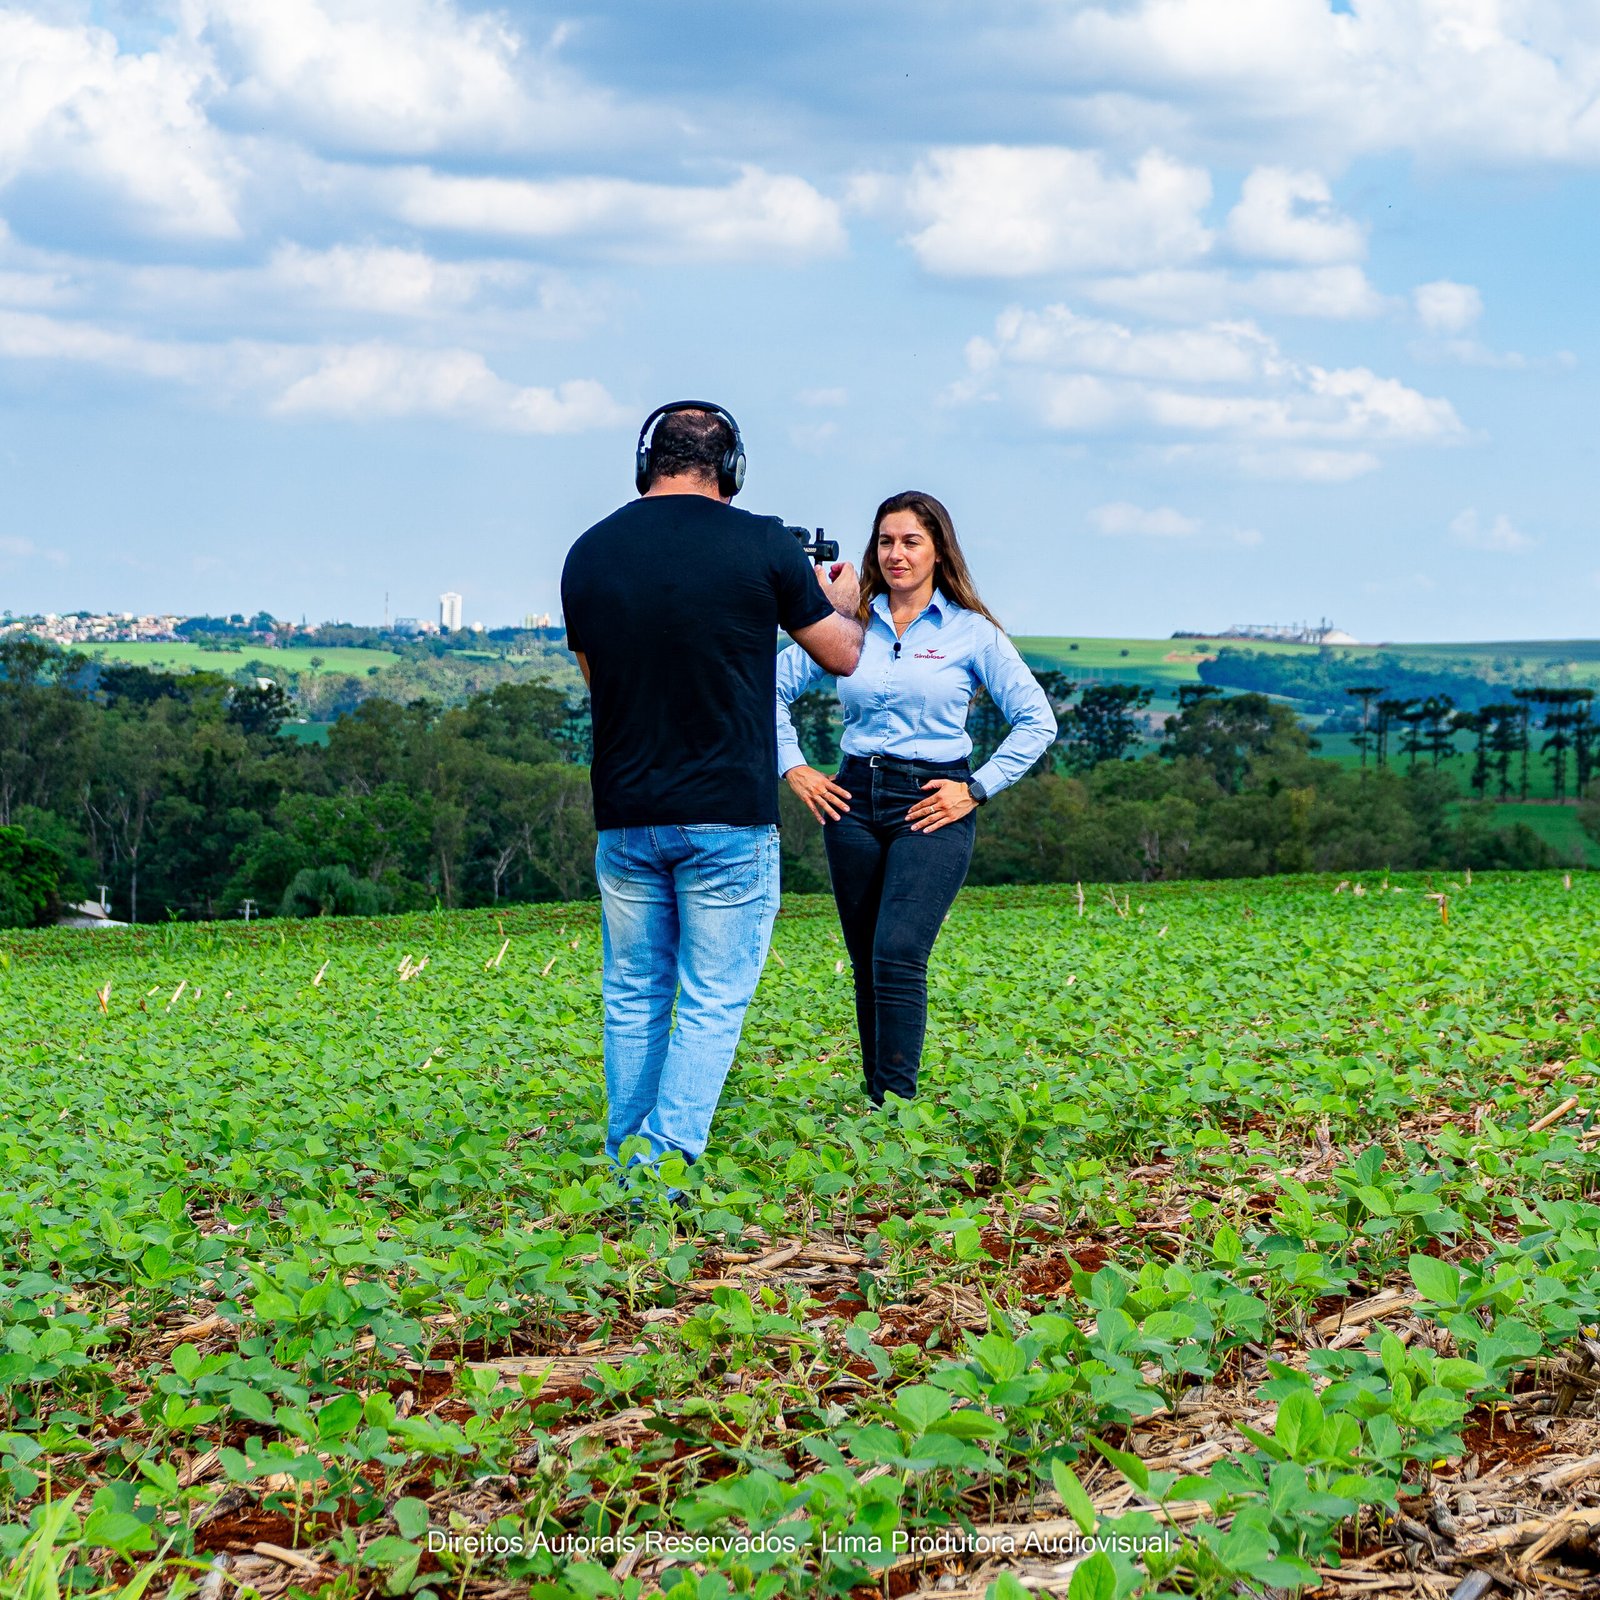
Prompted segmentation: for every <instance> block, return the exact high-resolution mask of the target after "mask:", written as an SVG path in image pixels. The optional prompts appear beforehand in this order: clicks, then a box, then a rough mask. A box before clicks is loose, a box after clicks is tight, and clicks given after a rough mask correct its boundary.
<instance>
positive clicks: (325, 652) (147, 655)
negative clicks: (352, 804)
mask: <svg viewBox="0 0 1600 1600" xmlns="http://www.w3.org/2000/svg"><path fill="white" fill-rule="evenodd" d="M79 648H80V649H82V651H83V652H84V654H85V655H91V656H99V657H101V658H102V659H103V660H106V661H120V662H124V663H126V664H127V665H128V666H131V667H151V668H154V669H157V670H161V671H167V672H234V671H237V669H238V668H240V667H242V666H245V665H247V664H248V663H249V662H251V661H265V662H267V663H268V664H269V665H271V666H273V667H279V668H282V669H284V670H286V671H290V672H310V671H311V670H312V668H311V658H312V657H313V656H316V657H318V658H319V659H320V660H321V662H322V665H321V666H320V667H319V668H317V670H318V671H319V672H347V673H350V674H352V675H354V676H356V677H364V676H365V675H366V672H367V669H368V668H369V667H388V666H393V665H394V663H395V662H396V661H398V660H399V659H400V657H399V656H398V655H396V654H395V652H394V651H393V650H351V649H346V648H335V647H332V646H329V647H327V648H324V649H318V648H316V647H315V646H309V645H307V646H301V645H287V646H285V647H284V648H282V649H277V650H271V649H267V648H265V647H264V646H262V645H260V644H241V645H238V646H237V647H235V648H232V649H226V650H202V649H201V648H200V646H199V645H197V644H185V643H178V644H167V643H163V642H161V641H160V640H143V639H140V640H136V641H134V642H133V643H131V644H89V645H82V646H79Z"/></svg>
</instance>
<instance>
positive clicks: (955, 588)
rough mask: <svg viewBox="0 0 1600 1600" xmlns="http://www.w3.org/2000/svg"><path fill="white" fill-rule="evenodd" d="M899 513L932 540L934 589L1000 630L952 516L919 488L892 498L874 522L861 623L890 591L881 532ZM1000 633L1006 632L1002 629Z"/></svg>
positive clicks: (863, 561)
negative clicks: (974, 578)
mask: <svg viewBox="0 0 1600 1600" xmlns="http://www.w3.org/2000/svg"><path fill="white" fill-rule="evenodd" d="M896 511H909V512H910V513H911V514H912V515H913V516H914V517H915V518H916V519H917V521H918V522H920V523H921V524H922V528H923V532H925V533H926V534H927V535H928V537H929V538H930V539H932V540H933V551H934V557H935V561H934V568H933V586H934V588H935V589H938V590H941V591H942V592H943V594H944V596H945V598H946V599H947V600H953V601H954V602H955V603H956V604H957V605H958V606H963V607H965V609H966V610H968V611H976V612H977V613H978V615H979V616H980V617H987V618H988V619H989V620H990V621H991V622H992V623H993V624H994V625H995V627H997V628H999V627H1000V619H999V618H998V617H997V616H995V614H994V612H992V611H991V610H990V609H989V608H988V606H986V605H985V604H984V603H983V601H982V600H980V599H979V598H978V591H977V589H976V587H975V586H974V584H973V582H972V574H971V573H970V572H969V571H968V570H967V558H966V557H965V556H964V555H962V553H961V543H960V541H959V540H958V539H957V538H956V525H955V523H954V522H952V521H951V520H950V513H949V512H948V511H946V510H945V508H944V506H943V505H942V504H941V503H940V502H939V501H937V500H935V499H934V498H933V496H932V495H931V494H924V493H923V492H922V491H921V490H920V489H905V490H902V491H901V492H900V493H899V494H892V495H890V496H889V498H888V499H887V500H885V501H884V502H883V504H882V505H881V506H879V507H878V510H877V513H876V514H875V515H874V517H873V519H872V536H871V537H870V538H869V539H868V540H867V553H866V554H865V555H864V556H862V558H861V607H860V610H859V611H858V612H857V615H858V616H859V617H860V618H861V620H862V621H863V622H865V621H866V620H867V618H868V616H869V615H870V614H871V611H872V600H873V597H874V596H875V595H880V594H887V593H888V592H889V585H888V584H887V583H885V582H884V581H883V568H882V567H880V566H879V565H878V530H879V529H880V528H881V527H882V526H883V519H884V518H885V517H887V516H889V515H891V514H892V513H893V512H896ZM1000 631H1001V632H1002V633H1003V632H1005V630H1004V629H1003V628H1001V630H1000Z"/></svg>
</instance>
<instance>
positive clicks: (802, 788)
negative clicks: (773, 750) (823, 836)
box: [783, 767, 850, 824]
mask: <svg viewBox="0 0 1600 1600" xmlns="http://www.w3.org/2000/svg"><path fill="white" fill-rule="evenodd" d="M783 778H784V782H785V783H787V784H788V785H789V787H790V788H791V789H793V790H794V792H795V793H796V794H797V795H799V796H800V798H801V799H802V800H804V801H805V803H806V809H807V810H808V811H810V813H811V815H812V816H814V817H815V818H816V819H817V821H818V822H821V823H823V824H827V823H829V822H837V821H838V820H839V816H840V814H841V813H842V812H845V811H848V810H849V809H850V791H849V790H848V789H846V788H843V787H842V786H841V785H840V784H838V783H837V782H835V780H834V779H832V778H830V777H829V776H828V774H827V773H826V772H818V771H817V769H816V768H815V767H790V768H789V770H788V771H787V772H786V773H784V775H783Z"/></svg>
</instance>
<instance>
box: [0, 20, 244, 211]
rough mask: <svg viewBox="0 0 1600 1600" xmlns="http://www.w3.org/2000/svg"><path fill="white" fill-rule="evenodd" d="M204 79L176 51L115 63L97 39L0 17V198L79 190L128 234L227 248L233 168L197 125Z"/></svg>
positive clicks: (82, 30)
mask: <svg viewBox="0 0 1600 1600" xmlns="http://www.w3.org/2000/svg"><path fill="white" fill-rule="evenodd" d="M209 83H210V74H209V72H208V70H207V67H206V64H205V62H204V61H203V60H200V59H195V58H193V57H191V56H189V55H186V54H185V53H184V52H183V51H182V50H181V49H178V48H167V49H160V50H150V51H146V52H143V53H139V54H129V53H124V52H123V51H122V50H121V48H120V47H119V45H118V43H117V40H116V38H115V37H114V36H113V35H112V34H111V33H109V32H107V31H106V30H105V29H103V28H94V27H86V26H80V25H76V24H55V23H51V22H47V21H45V20H43V19H41V18H38V17H33V16H30V15H28V14H27V13H26V12H22V11H17V10H11V9H5V10H0V190H3V189H4V188H5V187H6V186H7V185H9V184H11V183H14V182H15V181H16V179H17V178H18V177H19V176H22V175H24V174H27V175H29V176H34V177H38V178H41V179H45V180H48V181H50V182H52V183H53V184H55V185H58V186H59V185H62V184H63V183H64V184H66V185H68V186H69V187H76V188H77V189H79V190H87V191H88V192H89V194H90V195H91V196H92V197H94V198H95V199H96V200H97V202H98V204H99V206H100V207H101V209H102V211H107V212H109V213H110V214H111V216H112V217H115V218H118V219H120V220H121V221H123V222H124V223H125V224H126V225H128V226H130V227H132V228H133V229H134V230H135V231H138V232H145V233H153V234H164V235H174V236H195V237H200V238H232V237H235V236H236V235H237V234H238V233H239V232H240V227H239V222H238V218H237V216H236V213H235V205H236V195H235V191H236V188H237V182H238V175H239V169H238V166H237V163H236V161H235V160H234V159H233V157H232V156H231V155H230V153H229V151H228V149H227V147H226V144H225V142H224V141H223V139H222V138H221V137H220V136H219V135H218V134H217V132H216V130H215V129H214V128H213V127H212V126H211V124H210V122H209V121H208V120H207V116H206V112H205V109H204V105H203V100H204V96H205V94H206V92H207V89H208V85H209Z"/></svg>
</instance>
